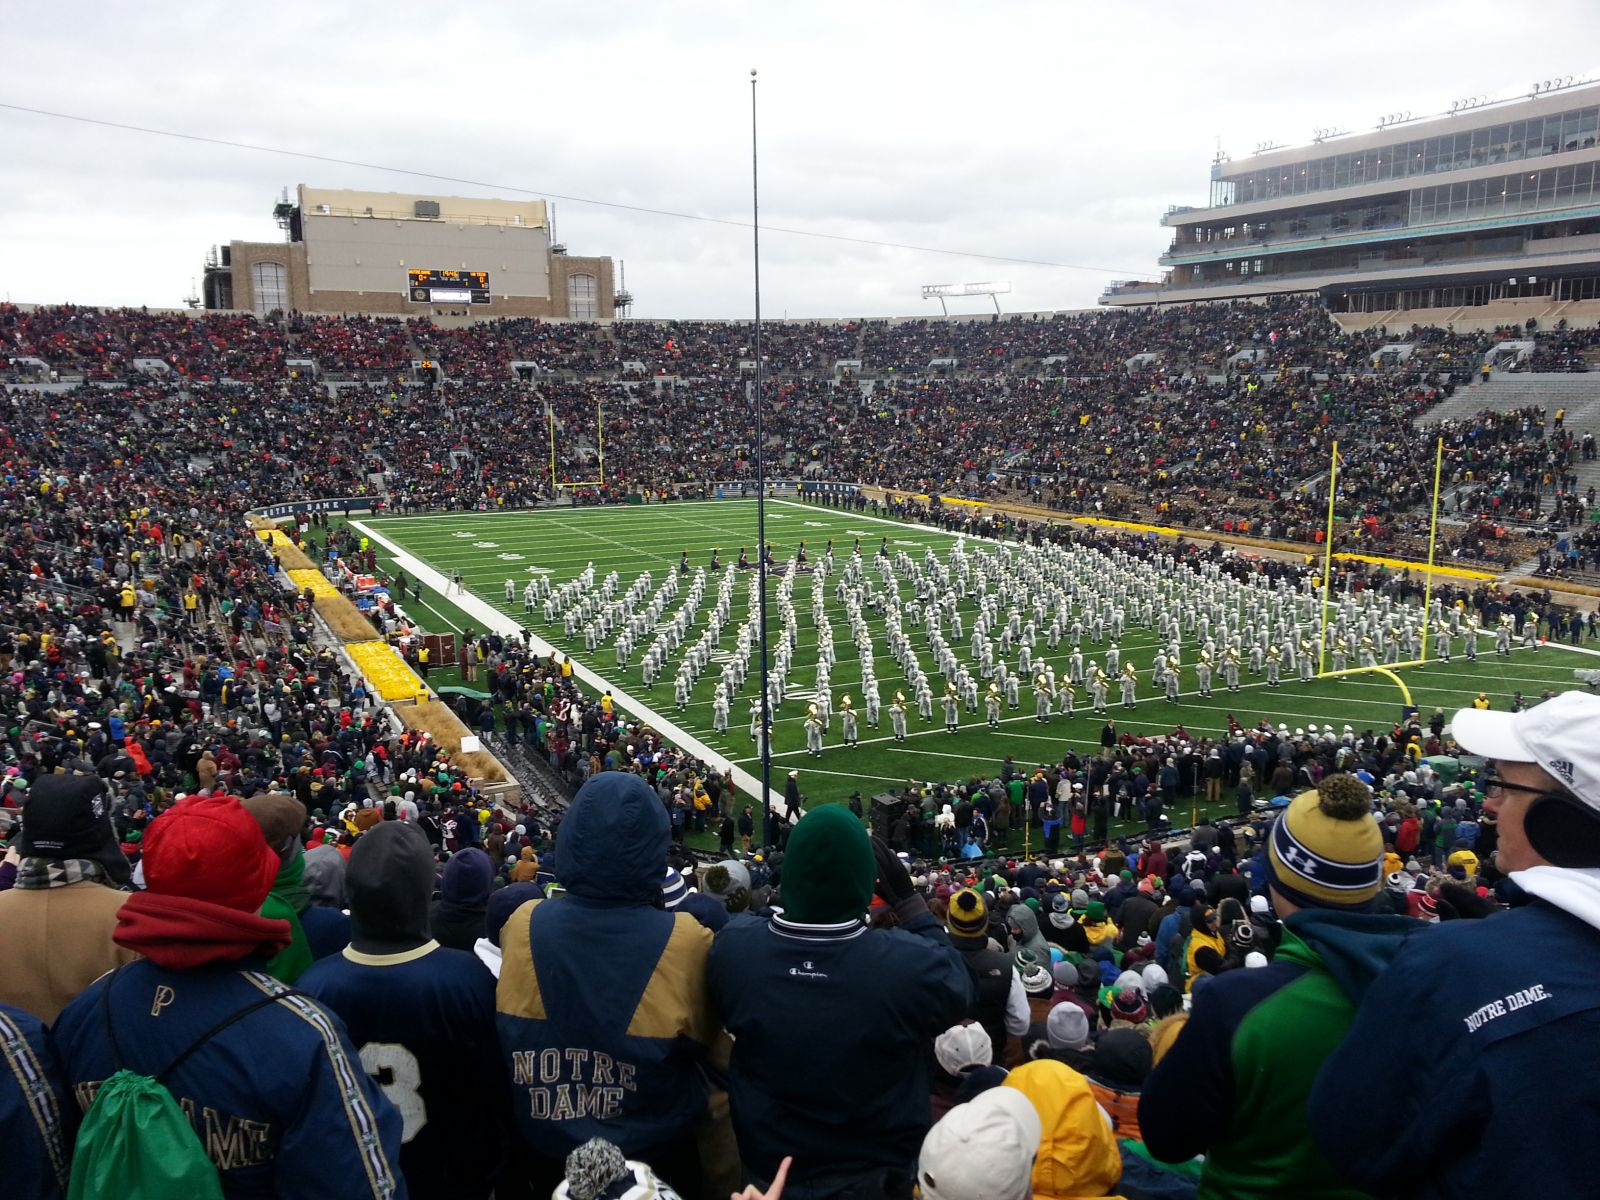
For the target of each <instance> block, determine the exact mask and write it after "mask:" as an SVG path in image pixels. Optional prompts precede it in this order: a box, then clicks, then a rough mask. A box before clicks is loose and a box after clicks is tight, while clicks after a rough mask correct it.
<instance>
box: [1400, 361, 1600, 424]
mask: <svg viewBox="0 0 1600 1200" xmlns="http://www.w3.org/2000/svg"><path fill="white" fill-rule="evenodd" d="M1530 404H1531V405H1542V406H1543V407H1544V409H1545V412H1546V414H1547V415H1548V416H1551V417H1554V416H1555V411H1556V409H1558V408H1564V409H1566V410H1567V425H1568V427H1570V428H1575V429H1577V431H1578V432H1579V433H1582V432H1583V431H1584V430H1586V429H1596V428H1600V372H1591V373H1589V374H1572V373H1569V372H1527V371H1523V372H1518V373H1516V374H1510V375H1508V374H1503V373H1501V372H1498V371H1497V372H1496V373H1495V374H1494V375H1493V377H1492V378H1490V380H1489V381H1488V382H1487V383H1481V382H1480V383H1473V384H1470V385H1468V386H1467V387H1464V388H1459V389H1458V390H1457V391H1456V393H1455V395H1453V396H1451V397H1450V398H1449V399H1448V400H1445V401H1442V402H1441V403H1439V404H1435V405H1434V406H1433V407H1432V408H1430V409H1429V410H1428V411H1427V412H1425V413H1423V414H1422V415H1421V416H1420V417H1418V418H1417V420H1416V424H1417V426H1418V427H1419V428H1420V427H1422V426H1426V425H1432V424H1434V423H1436V422H1438V421H1463V420H1466V419H1468V418H1470V417H1475V416H1477V415H1478V414H1479V413H1480V412H1483V411H1484V410H1485V409H1492V410H1493V411H1495V412H1509V411H1510V410H1511V409H1514V408H1525V407H1527V406H1528V405H1530Z"/></svg>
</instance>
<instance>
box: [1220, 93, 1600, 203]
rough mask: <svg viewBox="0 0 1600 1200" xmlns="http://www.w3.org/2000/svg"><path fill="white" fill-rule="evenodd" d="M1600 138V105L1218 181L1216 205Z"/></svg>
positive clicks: (1554, 150) (1555, 150)
mask: <svg viewBox="0 0 1600 1200" xmlns="http://www.w3.org/2000/svg"><path fill="white" fill-rule="evenodd" d="M1597 138H1600V106H1591V107H1589V108H1576V109H1573V110H1572V111H1570V112H1564V113H1555V114H1552V115H1551V116H1548V117H1532V118H1529V119H1528V120H1524V121H1508V122H1506V123H1505V124H1503V125H1492V126H1485V127H1484V128H1482V129H1472V130H1466V131H1463V132H1461V133H1456V134H1445V135H1443V136H1440V137H1431V138H1424V139H1422V140H1420V141H1410V142H1404V141H1396V142H1393V143H1391V144H1390V145H1387V146H1378V147H1373V148H1371V149H1367V150H1359V151H1352V152H1350V153H1347V154H1333V155H1329V156H1327V157H1325V158H1316V159H1311V160H1309V161H1307V162H1299V163H1291V164H1286V165H1284V166H1281V167H1274V168H1272V169H1271V170H1267V171H1254V172H1252V173H1251V174H1249V175H1240V176H1236V177H1233V178H1230V179H1224V180H1219V181H1218V185H1219V186H1217V187H1216V188H1215V190H1214V194H1213V202H1214V203H1216V204H1249V203H1252V202H1253V201H1257V200H1270V199H1273V198H1274V197H1277V196H1300V195H1304V194H1305V193H1307V192H1320V191H1326V190H1328V189H1330V188H1342V187H1351V186H1355V185H1358V184H1365V183H1381V182H1383V181H1384V180H1390V179H1409V178H1411V177H1413V176H1416V175H1431V174H1434V173H1435V172H1438V171H1458V170H1461V169H1463V168H1466V167H1481V166H1486V165H1489V164H1491V163H1501V162H1517V161H1520V160H1522V159H1529V158H1541V157H1543V156H1544V155H1546V154H1561V153H1565V152H1566V151H1569V150H1588V149H1593V148H1594V146H1595V144H1596V139H1597Z"/></svg>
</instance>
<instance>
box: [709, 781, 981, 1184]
mask: <svg viewBox="0 0 1600 1200" xmlns="http://www.w3.org/2000/svg"><path fill="white" fill-rule="evenodd" d="M874 877H876V890H877V892H878V894H879V895H880V896H882V897H883V899H884V900H885V901H887V902H888V903H889V905H890V906H891V908H892V910H893V912H894V915H895V917H896V918H897V919H898V921H899V928H897V929H881V928H877V929H875V928H869V927H868V925H867V924H866V922H865V919H864V914H865V913H866V910H867V907H868V905H869V904H871V902H872V895H873V891H874ZM781 899H782V907H781V908H780V909H779V910H777V911H776V912H775V913H774V915H772V916H770V917H756V916H736V917H734V918H733V919H732V920H731V921H730V922H729V923H728V925H727V927H726V928H724V929H723V930H722V932H721V933H719V934H717V937H716V941H715V943H714V944H713V946H712V949H711V961H710V968H709V970H710V979H711V994H712V999H713V1000H714V1002H715V1003H716V1006H717V1008H718V1009H719V1010H720V1011H721V1013H722V1015H723V1019H724V1021H725V1022H726V1024H727V1027H728V1031H729V1032H730V1033H731V1034H733V1037H734V1044H733V1059H732V1064H731V1070H730V1084H729V1097H730V1103H731V1107H732V1112H733V1126H734V1133H735V1134H736V1136H737V1137H738V1141H739V1154H740V1157H741V1159H742V1160H743V1163H744V1169H745V1173H746V1175H747V1176H748V1177H749V1179H750V1182H752V1183H753V1184H755V1185H756V1186H757V1187H758V1188H761V1189H763V1190H764V1189H765V1188H766V1187H767V1186H768V1185H769V1184H770V1182H771V1181H772V1179H773V1177H774V1176H775V1175H776V1173H777V1171H778V1166H779V1163H780V1162H781V1161H782V1160H783V1158H784V1157H785V1156H786V1155H793V1158H794V1164H793V1166H792V1168H791V1169H790V1171H789V1177H788V1184H787V1188H786V1192H785V1195H786V1196H787V1197H789V1200H826V1198H828V1197H835V1196H837V1197H843V1196H846V1195H848V1196H851V1197H868V1196H884V1197H895V1198H899V1200H903V1198H905V1197H909V1196H910V1194H911V1188H912V1184H913V1181H914V1179H915V1171H916V1161H917V1150H918V1148H919V1146H920V1145H921V1143H922V1138H923V1135H924V1134H926V1133H927V1131H928V1126H929V1124H930V1109H929V1103H928V1096H929V1081H928V1059H929V1057H930V1055H929V1048H930V1046H931V1044H932V1041H933V1038H934V1037H935V1035H937V1034H938V1033H939V1032H941V1031H942V1030H944V1029H947V1028H949V1026H950V1025H952V1024H953V1023H954V1022H955V1021H956V1020H957V1019H959V1018H960V1017H961V1016H963V1015H964V1014H966V1013H967V1012H970V1011H971V1010H972V1007H973V1005H974V1004H975V1003H976V992H975V989H974V986H973V982H972V975H971V973H970V972H969V971H968V969H967V966H966V964H965V962H963V960H962V957H961V955H960V954H959V953H958V952H957V951H956V950H955V949H954V948H953V947H952V946H951V945H950V942H949V940H948V939H947V938H946V936H945V932H944V929H943V928H942V927H941V926H940V924H939V922H938V920H937V919H936V918H935V917H934V916H933V914H932V913H930V912H929V911H928V907H927V904H926V903H925V902H924V900H923V898H922V897H921V896H920V895H918V894H917V893H916V892H915V891H914V890H913V888H912V883H911V877H910V875H909V874H908V873H907V871H906V868H905V867H904V865H903V864H902V863H901V862H900V860H899V859H898V858H897V857H895V855H894V853H893V852H892V851H891V850H889V848H888V847H887V846H886V845H885V844H884V843H882V842H881V841H872V840H869V839H868V837H867V832H866V830H865V829H864V828H863V827H862V824H861V822H860V820H859V819H858V818H856V817H855V816H854V815H852V814H851V813H850V812H849V810H848V809H845V808H843V807H841V806H838V805H828V806H826V807H821V808H817V809H813V810H812V811H811V812H809V813H807V814H806V816H805V817H804V819H802V820H801V821H800V822H799V824H797V825H796V826H795V830H794V833H793V834H792V835H790V839H789V848H788V851H787V853H786V855H785V857H784V862H783V877H782V889H781ZM842 1013H848V1014H850V1015H849V1017H848V1019H841V1018H840V1016H839V1014H842Z"/></svg>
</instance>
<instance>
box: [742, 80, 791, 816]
mask: <svg viewBox="0 0 1600 1200" xmlns="http://www.w3.org/2000/svg"><path fill="white" fill-rule="evenodd" d="M756 150H757V141H756V68H754V67H751V68H750V227H751V232H752V239H751V246H752V250H753V251H754V253H753V255H752V259H753V262H754V264H755V351H756V377H755V383H754V385H753V393H752V398H753V401H754V405H753V406H754V408H755V419H756V422H755V423H756V589H757V599H756V605H757V613H758V615H757V620H758V621H760V623H761V630H760V639H759V640H760V653H761V840H762V844H763V845H765V846H768V847H770V846H772V845H773V837H772V707H771V696H770V693H769V692H768V690H767V472H766V458H765V453H764V451H765V447H764V446H763V442H765V440H766V438H765V435H764V434H763V433H762V429H761V405H762V400H763V395H762V393H763V390H764V389H763V387H762V382H763V380H762V376H763V374H764V372H763V370H762V362H761V172H760V166H759V160H758V159H757V156H756ZM792 819H793V818H792V817H791V820H792Z"/></svg>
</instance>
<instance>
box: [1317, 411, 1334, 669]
mask: <svg viewBox="0 0 1600 1200" xmlns="http://www.w3.org/2000/svg"><path fill="white" fill-rule="evenodd" d="M1338 491H1339V443H1338V440H1337V439H1335V441H1334V443H1333V455H1332V457H1331V458H1330V460H1329V462H1328V528H1327V531H1326V532H1325V533H1324V534H1323V537H1322V543H1323V545H1322V633H1321V634H1320V635H1319V636H1318V638H1317V674H1318V675H1321V674H1323V673H1324V672H1325V671H1327V669H1328V597H1329V595H1330V594H1331V593H1332V590H1333V498H1334V496H1336V495H1337V494H1338Z"/></svg>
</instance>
